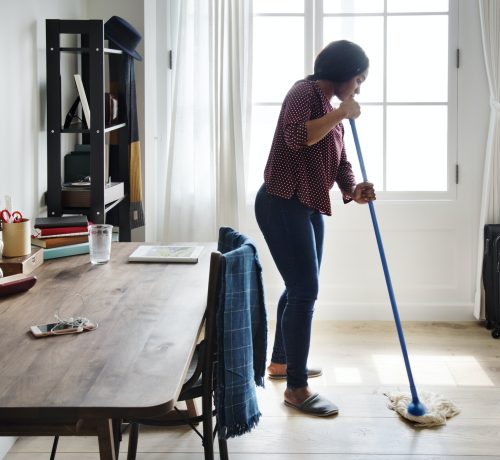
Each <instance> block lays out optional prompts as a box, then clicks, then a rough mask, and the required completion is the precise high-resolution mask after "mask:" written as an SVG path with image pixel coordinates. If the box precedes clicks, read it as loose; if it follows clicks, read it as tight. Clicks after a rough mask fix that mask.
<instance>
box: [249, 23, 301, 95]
mask: <svg viewBox="0 0 500 460" xmlns="http://www.w3.org/2000/svg"><path fill="white" fill-rule="evenodd" d="M253 37H254V38H253V82H252V91H253V100H254V102H279V103H281V101H282V100H283V99H284V97H285V95H286V93H287V92H288V90H289V89H290V87H291V86H292V84H293V83H294V82H296V81H297V80H300V79H301V78H304V19H303V18H301V17H266V16H256V17H254V34H253Z"/></svg>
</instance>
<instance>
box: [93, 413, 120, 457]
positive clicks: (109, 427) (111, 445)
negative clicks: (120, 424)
mask: <svg viewBox="0 0 500 460" xmlns="http://www.w3.org/2000/svg"><path fill="white" fill-rule="evenodd" d="M97 438H98V440H99V455H100V459H101V460H117V458H116V453H115V439H114V432H113V421H112V420H111V419H104V420H99V421H98V422H97Z"/></svg>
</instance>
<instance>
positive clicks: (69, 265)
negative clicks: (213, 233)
mask: <svg viewBox="0 0 500 460" xmlns="http://www.w3.org/2000/svg"><path fill="white" fill-rule="evenodd" d="M141 244H144V243H141ZM201 244H202V245H203V246H204V250H203V252H202V254H201V256H200V259H199V261H198V263H195V264H179V263H169V264H166V263H130V262H128V256H129V254H131V253H132V252H133V250H134V249H135V248H136V247H137V246H138V245H139V243H113V246H112V250H111V260H110V262H108V263H107V264H104V265H92V264H91V263H90V261H89V255H88V254H86V255H80V256H72V257H65V258H60V259H54V260H50V261H46V262H45V263H44V264H43V265H41V266H40V267H39V268H38V269H37V270H36V271H35V273H34V274H35V275H36V277H37V283H36V284H35V285H34V287H33V288H31V289H30V290H29V291H26V292H24V293H20V294H15V295H13V296H9V297H5V298H2V299H0V435H1V436H42V435H47V436H52V435H97V436H98V440H99V452H100V458H101V459H103V460H104V459H105V460H114V459H115V458H116V456H117V453H116V442H115V441H116V439H114V436H115V435H116V429H113V426H114V424H115V423H116V421H117V420H118V421H119V420H122V419H134V418H146V417H153V416H159V415H164V414H166V413H168V412H169V411H170V410H172V409H173V406H174V405H175V403H176V400H177V397H178V395H179V392H180V389H181V387H182V384H183V381H184V379H185V376H186V373H187V370H188V367H189V363H190V360H191V358H192V355H193V352H194V348H195V346H196V342H197V338H198V336H199V333H200V330H201V327H202V323H203V314H204V310H205V306H206V297H207V287H208V274H209V262H210V252H211V251H212V250H214V249H215V244H211V243H201ZM56 314H57V315H59V316H60V317H62V318H70V317H73V318H76V317H85V318H88V319H89V320H90V321H92V322H94V323H98V327H97V329H95V330H93V331H88V332H82V333H78V334H69V335H58V336H53V337H45V338H35V337H34V336H33V335H32V334H31V332H30V326H32V325H37V324H46V323H52V322H55V317H54V315H56Z"/></svg>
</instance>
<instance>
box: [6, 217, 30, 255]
mask: <svg viewBox="0 0 500 460" xmlns="http://www.w3.org/2000/svg"><path fill="white" fill-rule="evenodd" d="M2 233H3V251H2V256H3V257H20V256H26V255H28V254H31V223H30V220H29V219H21V220H19V221H17V222H11V223H6V222H4V223H3V224H2Z"/></svg>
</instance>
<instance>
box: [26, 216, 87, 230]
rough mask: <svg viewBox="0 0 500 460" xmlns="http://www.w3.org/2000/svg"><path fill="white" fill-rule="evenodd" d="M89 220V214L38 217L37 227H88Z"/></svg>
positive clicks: (36, 220)
mask: <svg viewBox="0 0 500 460" xmlns="http://www.w3.org/2000/svg"><path fill="white" fill-rule="evenodd" d="M88 224H89V221H88V219H87V216H84V215H78V216H61V217H37V218H36V219H35V228H41V229H45V228H58V227H87V226H88Z"/></svg>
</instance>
